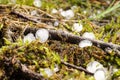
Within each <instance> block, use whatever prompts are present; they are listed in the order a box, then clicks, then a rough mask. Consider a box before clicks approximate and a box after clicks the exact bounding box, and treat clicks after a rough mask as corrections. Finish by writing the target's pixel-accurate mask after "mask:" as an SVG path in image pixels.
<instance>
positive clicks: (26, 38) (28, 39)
mask: <svg viewBox="0 0 120 80" xmlns="http://www.w3.org/2000/svg"><path fill="white" fill-rule="evenodd" d="M34 40H35V37H34V35H33V34H32V33H28V34H27V35H26V36H24V38H23V42H24V43H25V42H29V43H30V42H32V41H34Z"/></svg>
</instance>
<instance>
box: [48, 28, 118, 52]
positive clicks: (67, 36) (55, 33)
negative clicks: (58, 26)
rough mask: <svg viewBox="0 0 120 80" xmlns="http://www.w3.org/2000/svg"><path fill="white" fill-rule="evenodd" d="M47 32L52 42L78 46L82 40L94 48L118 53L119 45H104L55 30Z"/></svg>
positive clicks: (100, 42) (104, 43)
mask: <svg viewBox="0 0 120 80" xmlns="http://www.w3.org/2000/svg"><path fill="white" fill-rule="evenodd" d="M48 31H49V33H50V35H51V39H54V40H63V39H64V40H65V41H66V42H69V43H73V44H79V42H80V41H82V40H89V41H91V42H92V43H93V45H94V46H97V47H99V48H101V49H103V50H104V49H105V48H107V47H109V48H111V49H117V50H119V51H120V45H116V44H112V43H106V42H103V41H100V40H93V39H88V38H84V37H81V36H77V35H73V34H70V33H65V32H64V31H56V30H48Z"/></svg>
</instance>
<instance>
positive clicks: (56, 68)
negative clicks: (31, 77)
mask: <svg viewBox="0 0 120 80" xmlns="http://www.w3.org/2000/svg"><path fill="white" fill-rule="evenodd" d="M53 71H54V73H55V72H58V71H59V67H58V65H57V64H55V68H54V69H53Z"/></svg>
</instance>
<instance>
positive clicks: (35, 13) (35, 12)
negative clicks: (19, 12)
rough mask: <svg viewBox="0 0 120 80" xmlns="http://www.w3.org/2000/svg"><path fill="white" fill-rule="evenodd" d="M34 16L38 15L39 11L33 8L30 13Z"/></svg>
mask: <svg viewBox="0 0 120 80" xmlns="http://www.w3.org/2000/svg"><path fill="white" fill-rule="evenodd" d="M30 14H31V15H32V16H36V15H38V13H37V11H36V10H33V11H31V13H30Z"/></svg>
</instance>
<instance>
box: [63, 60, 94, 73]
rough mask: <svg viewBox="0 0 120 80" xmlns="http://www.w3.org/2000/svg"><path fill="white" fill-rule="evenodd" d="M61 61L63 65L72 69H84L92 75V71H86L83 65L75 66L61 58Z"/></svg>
mask: <svg viewBox="0 0 120 80" xmlns="http://www.w3.org/2000/svg"><path fill="white" fill-rule="evenodd" d="M61 63H62V64H64V65H65V66H68V67H71V68H74V69H77V70H80V71H84V72H86V73H88V74H90V75H93V73H91V72H89V71H87V70H86V69H84V68H83V67H78V66H76V65H73V64H70V63H67V62H65V61H63V60H61Z"/></svg>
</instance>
